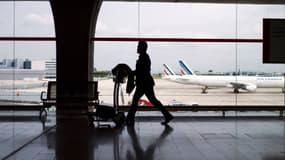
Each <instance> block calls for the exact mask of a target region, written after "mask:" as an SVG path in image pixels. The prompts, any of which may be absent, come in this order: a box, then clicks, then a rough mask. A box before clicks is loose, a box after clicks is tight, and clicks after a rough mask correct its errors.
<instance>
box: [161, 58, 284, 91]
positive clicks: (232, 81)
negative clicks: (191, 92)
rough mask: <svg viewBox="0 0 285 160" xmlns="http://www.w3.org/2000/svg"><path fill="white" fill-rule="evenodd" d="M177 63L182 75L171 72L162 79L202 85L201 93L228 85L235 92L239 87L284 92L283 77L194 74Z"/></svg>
mask: <svg viewBox="0 0 285 160" xmlns="http://www.w3.org/2000/svg"><path fill="white" fill-rule="evenodd" d="M179 65H180V67H181V73H182V76H179V75H175V74H171V75H168V76H165V77H164V79H167V80H170V81H174V82H178V83H184V84H196V85H200V86H203V89H202V93H207V92H206V90H207V89H208V88H217V87H230V88H233V89H234V92H235V93H238V92H239V89H242V90H246V91H249V92H254V91H256V88H282V92H284V77H280V76H279V77H263V76H223V75H218V76H217V75H196V74H195V72H193V71H192V70H191V69H190V67H188V65H187V64H186V63H185V62H184V61H183V60H179ZM168 68H169V67H168ZM172 73H174V72H173V71H172Z"/></svg>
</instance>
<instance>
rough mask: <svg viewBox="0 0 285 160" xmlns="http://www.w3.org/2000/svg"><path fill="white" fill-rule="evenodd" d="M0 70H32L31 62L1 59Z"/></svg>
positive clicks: (27, 60)
mask: <svg viewBox="0 0 285 160" xmlns="http://www.w3.org/2000/svg"><path fill="white" fill-rule="evenodd" d="M0 69H32V61H31V60H29V59H19V58H15V59H3V60H2V61H0Z"/></svg>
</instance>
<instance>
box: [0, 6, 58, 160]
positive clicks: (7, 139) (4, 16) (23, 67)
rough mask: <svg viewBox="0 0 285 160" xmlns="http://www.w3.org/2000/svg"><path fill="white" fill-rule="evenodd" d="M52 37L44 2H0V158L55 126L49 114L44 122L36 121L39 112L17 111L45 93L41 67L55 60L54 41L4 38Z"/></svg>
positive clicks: (50, 16) (45, 80)
mask: <svg viewBox="0 0 285 160" xmlns="http://www.w3.org/2000/svg"><path fill="white" fill-rule="evenodd" d="M54 36H55V34H54V24H53V17H52V12H51V8H50V4H49V2H48V1H46V2H36V1H33V2H28V1H27V2H23V1H22V2H20V1H15V2H13V1H1V2H0V39H1V41H0V55H1V56H0V107H1V111H0V127H1V132H0V141H1V153H0V159H2V158H4V157H5V156H7V155H9V154H10V153H12V152H13V151H15V150H17V149H18V148H19V147H21V146H23V145H24V144H26V143H28V142H29V141H31V140H32V139H33V138H35V137H36V136H38V135H39V134H41V133H42V132H43V131H45V130H46V129H47V128H50V127H51V126H54V125H55V116H54V115H55V114H54V112H52V111H49V112H48V116H47V117H46V118H47V119H40V118H39V111H36V110H35V111H23V109H21V106H23V108H25V107H26V106H27V105H30V106H32V105H40V102H41V100H40V95H41V92H42V91H46V89H47V86H46V84H47V81H48V79H46V78H45V75H46V67H45V64H46V62H47V61H51V60H52V59H54V58H55V42H45V41H40V42H39V41H30V40H29V39H26V40H22V41H18V40H15V41H13V40H5V37H9V38H13V37H14V38H15V37H16V38H17V37H32V38H37V37H54ZM8 107H10V109H6V110H3V108H8ZM16 108H18V109H16ZM42 118H44V117H42Z"/></svg>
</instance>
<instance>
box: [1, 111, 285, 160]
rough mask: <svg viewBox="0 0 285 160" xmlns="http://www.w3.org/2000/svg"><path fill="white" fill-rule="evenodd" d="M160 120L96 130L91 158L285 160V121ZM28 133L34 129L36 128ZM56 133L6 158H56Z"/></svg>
mask: <svg viewBox="0 0 285 160" xmlns="http://www.w3.org/2000/svg"><path fill="white" fill-rule="evenodd" d="M161 120H162V119H161V117H155V116H153V117H137V118H136V123H135V125H134V126H133V127H127V126H123V127H121V128H113V127H111V128H108V127H98V126H97V125H95V128H93V129H90V132H91V134H90V135H91V136H90V137H89V138H88V140H89V144H90V145H89V150H90V151H91V153H92V154H90V157H89V159H90V160H135V159H138V160H153V159H154V160H284V159H285V121H284V119H280V118H278V117H273V118H272V117H271V118H269V117H267V118H258V117H250V118H248V117H240V118H235V117H232V118H222V117H218V118H215V117H212V118H210V117H208V118H207V117H202V118H201V117H196V118H193V117H192V118H191V117H176V118H175V119H174V120H173V121H172V122H171V123H170V124H169V126H162V125H161V124H160V121H161ZM111 124H112V123H111ZM25 129H27V130H32V129H33V126H32V125H31V126H27V128H25ZM31 132H32V131H31ZM27 133H29V132H27ZM55 133H56V128H53V129H51V130H49V131H48V132H47V133H45V134H43V135H42V136H40V137H38V138H37V139H35V140H34V141H33V142H32V143H30V144H29V145H27V146H25V147H24V148H23V149H21V150H19V151H18V152H17V153H15V154H14V155H12V156H10V157H9V158H7V159H9V160H18V159H19V160H53V159H56V158H55V157H56V155H55ZM19 134H21V131H19ZM2 145H3V143H1V147H2ZM4 145H5V144H4Z"/></svg>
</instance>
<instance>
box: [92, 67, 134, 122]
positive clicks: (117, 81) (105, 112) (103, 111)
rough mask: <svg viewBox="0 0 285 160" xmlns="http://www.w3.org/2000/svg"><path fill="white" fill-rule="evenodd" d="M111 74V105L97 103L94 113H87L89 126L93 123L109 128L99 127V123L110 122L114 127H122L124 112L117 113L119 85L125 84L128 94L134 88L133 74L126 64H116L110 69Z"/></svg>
mask: <svg viewBox="0 0 285 160" xmlns="http://www.w3.org/2000/svg"><path fill="white" fill-rule="evenodd" d="M112 74H113V75H114V78H113V81H114V90H113V105H110V104H104V103H101V104H100V103H98V104H96V106H95V108H96V111H95V112H91V113H89V122H90V125H91V126H94V123H93V122H94V121H97V122H98V126H110V125H100V121H108V120H110V119H111V120H112V121H113V122H114V123H115V124H116V126H121V125H123V123H124V121H125V114H124V112H119V90H120V85H121V84H123V83H126V79H128V83H127V93H130V92H131V91H132V90H133V88H134V81H133V79H134V78H133V73H132V70H131V69H130V67H129V66H128V65H126V64H118V65H117V66H116V67H114V68H113V69H112Z"/></svg>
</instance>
